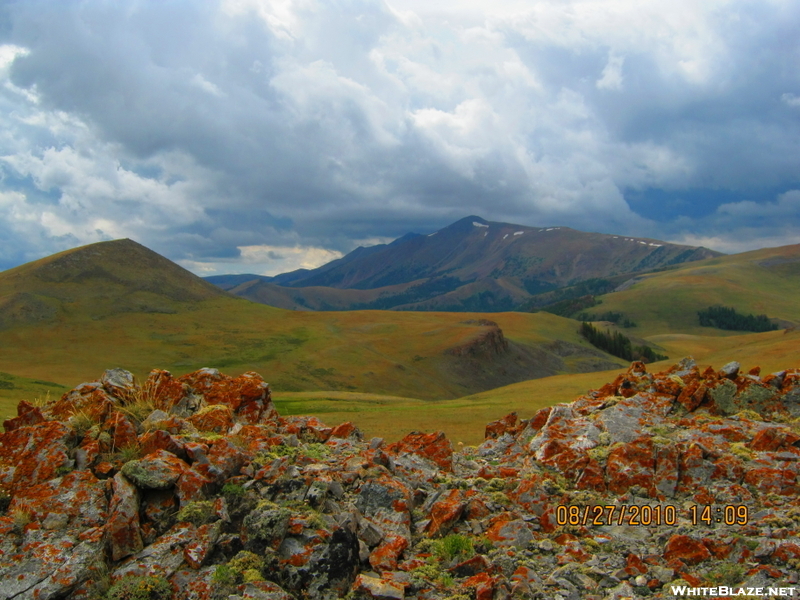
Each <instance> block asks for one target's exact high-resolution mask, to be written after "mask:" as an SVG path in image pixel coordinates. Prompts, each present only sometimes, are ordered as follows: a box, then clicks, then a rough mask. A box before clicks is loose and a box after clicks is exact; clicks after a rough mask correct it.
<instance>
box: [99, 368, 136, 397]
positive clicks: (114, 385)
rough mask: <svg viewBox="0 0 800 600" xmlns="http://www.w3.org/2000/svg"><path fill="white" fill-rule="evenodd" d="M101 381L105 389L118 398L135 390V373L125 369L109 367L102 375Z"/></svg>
mask: <svg viewBox="0 0 800 600" xmlns="http://www.w3.org/2000/svg"><path fill="white" fill-rule="evenodd" d="M100 383H101V384H102V386H103V387H104V388H105V390H106V391H107V392H108V393H109V394H111V395H112V396H114V397H116V398H124V397H125V396H126V395H127V394H130V393H131V392H133V390H134V389H135V388H134V383H133V373H131V372H130V371H126V370H125V369H119V368H117V369H108V370H106V372H105V373H103V376H102V377H100Z"/></svg>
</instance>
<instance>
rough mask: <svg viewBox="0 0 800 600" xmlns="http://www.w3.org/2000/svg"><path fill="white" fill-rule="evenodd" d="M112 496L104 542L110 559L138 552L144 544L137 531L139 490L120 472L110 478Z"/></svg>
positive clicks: (118, 558) (121, 557)
mask: <svg viewBox="0 0 800 600" xmlns="http://www.w3.org/2000/svg"><path fill="white" fill-rule="evenodd" d="M111 489H112V491H113V496H112V497H111V505H110V506H109V513H110V515H109V518H108V523H106V527H105V534H106V543H107V544H108V546H109V550H110V553H111V558H112V560H115V561H117V560H121V559H123V558H125V557H126V556H130V555H131V554H134V553H136V552H139V551H140V550H141V549H142V548H143V546H144V544H143V542H142V536H141V533H140V531H139V501H140V498H139V490H137V489H136V486H135V485H133V484H132V483H131V482H130V481H129V480H128V479H127V478H126V477H125V475H123V474H122V473H117V474H116V475H115V476H114V479H113V480H112V488H111Z"/></svg>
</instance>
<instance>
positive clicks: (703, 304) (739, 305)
mask: <svg viewBox="0 0 800 600" xmlns="http://www.w3.org/2000/svg"><path fill="white" fill-rule="evenodd" d="M637 279H638V281H636V282H635V283H633V285H630V287H628V288H627V289H625V290H623V291H619V292H613V293H610V294H605V295H603V296H600V297H599V299H600V300H601V301H602V304H601V305H599V306H596V307H594V308H592V309H590V312H592V311H593V312H596V313H600V312H605V311H618V312H622V313H623V314H625V315H626V316H627V317H629V318H631V319H632V320H633V321H635V322H636V323H637V325H638V327H637V328H635V329H632V330H631V331H632V332H634V333H635V334H636V335H639V336H645V337H646V336H653V335H664V334H669V333H681V334H688V335H695V336H712V337H716V336H735V335H740V333H737V332H731V331H723V330H718V329H713V328H709V327H701V326H700V324H699V321H698V318H697V311H698V310H701V309H704V308H707V307H709V306H713V305H723V306H731V307H733V308H735V309H736V310H737V311H738V312H740V313H745V314H746V313H752V314H766V315H767V316H768V317H770V318H775V319H780V320H781V321H785V322H786V323H783V325H784V327H785V326H787V325H788V326H790V325H791V324H800V244H798V245H793V246H782V247H780V248H765V249H762V250H756V251H753V252H745V253H742V254H733V255H730V256H721V257H717V258H710V259H706V260H702V261H698V262H695V263H691V264H684V265H680V266H679V267H677V268H675V269H672V270H669V271H663V272H660V273H653V274H649V275H644V276H642V277H640V278H637Z"/></svg>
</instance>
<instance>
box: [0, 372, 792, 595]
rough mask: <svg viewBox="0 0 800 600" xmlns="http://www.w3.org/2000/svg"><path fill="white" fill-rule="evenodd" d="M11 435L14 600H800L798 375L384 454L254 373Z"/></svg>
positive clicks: (6, 559)
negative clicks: (792, 595) (744, 590)
mask: <svg viewBox="0 0 800 600" xmlns="http://www.w3.org/2000/svg"><path fill="white" fill-rule="evenodd" d="M18 415H19V416H18V417H16V418H14V419H10V420H8V421H6V423H5V433H3V434H0V485H1V486H2V490H3V492H2V495H1V496H0V509H2V512H0V582H2V585H0V600H10V599H12V598H13V599H46V598H51V599H56V598H75V599H86V600H88V599H92V598H103V597H107V598H130V597H135V598H168V597H172V598H175V599H183V598H186V599H192V600H211V599H217V598H220V599H222V598H224V599H229V600H239V599H245V598H254V599H271V600H293V599H294V600H300V599H302V598H315V599H317V598H319V599H323V600H325V599H333V598H342V597H349V598H356V599H357V598H362V599H369V598H372V599H396V600H400V599H411V598H417V599H425V600H439V599H441V600H444V599H458V600H465V599H469V600H472V599H475V600H501V599H506V598H509V599H510V598H531V599H532V598H536V599H539V598H541V599H545V598H548V599H549V598H557V597H561V598H564V599H570V600H577V599H579V598H589V599H592V598H594V599H597V600H601V599H603V600H605V599H614V598H623V597H652V598H669V597H672V594H671V586H673V585H690V586H704V587H713V586H718V585H724V586H728V587H734V588H736V587H738V586H742V587H767V586H771V587H783V588H789V587H797V584H798V580H799V579H800V542H798V541H797V540H798V537H800V536H798V523H800V499H799V498H800V495H799V494H798V492H800V481H798V475H800V427H798V418H799V417H800V370H789V371H783V372H780V373H775V374H771V375H766V376H763V377H762V376H761V375H760V373H759V370H758V369H757V368H756V369H751V370H750V371H749V372H748V373H744V372H743V371H742V369H741V368H740V366H739V365H738V364H735V363H731V364H729V365H726V366H725V367H723V368H722V369H720V370H719V371H715V370H713V369H706V370H705V371H703V372H700V371H699V370H698V368H697V366H696V365H695V364H694V362H693V361H692V360H691V359H685V360H684V361H682V362H681V363H679V364H677V365H675V366H674V367H672V368H671V369H669V370H668V371H666V372H663V373H658V374H650V373H647V372H646V370H645V367H644V365H643V364H641V363H634V364H632V365H631V367H630V369H629V370H628V372H627V373H626V374H624V375H621V376H619V377H618V378H617V379H616V380H615V381H613V382H610V383H609V384H607V385H605V386H603V387H602V388H601V389H599V390H595V391H592V392H589V393H587V394H586V395H584V396H581V397H580V398H578V399H576V400H575V401H574V402H572V403H571V404H567V405H559V406H554V407H551V408H546V409H543V410H541V411H539V412H538V413H536V414H534V415H532V416H531V417H530V418H529V419H521V418H519V417H518V415H516V414H511V415H507V416H505V417H503V418H501V419H499V420H497V421H495V422H493V423H490V424H489V425H488V426H487V428H486V441H485V442H484V443H483V444H481V445H480V446H478V447H477V448H467V449H465V450H463V451H461V452H458V453H454V452H453V449H452V446H451V444H450V442H449V440H447V438H446V437H445V436H444V435H443V434H441V433H435V432H434V433H420V432H412V433H410V434H409V435H407V436H406V437H405V438H404V439H402V440H400V441H399V442H396V443H393V444H384V443H383V440H381V439H378V438H375V439H372V440H369V441H366V440H362V438H361V435H360V433H359V432H358V430H357V429H356V428H355V427H354V426H353V425H352V424H349V423H345V424H342V425H338V426H336V427H333V428H331V427H328V426H326V425H325V424H324V423H322V422H320V421H319V420H318V419H316V418H314V417H280V416H278V414H277V412H276V411H275V408H274V406H273V404H272V401H271V398H270V391H269V387H268V386H267V384H266V383H264V381H263V380H262V379H261V377H260V376H258V375H256V374H255V373H247V374H245V375H242V376H240V377H227V376H225V375H223V374H221V373H219V372H218V371H216V370H214V369H202V370H200V371H197V372H195V373H191V374H189V375H185V376H182V377H172V375H170V374H169V373H168V372H166V371H153V372H152V373H151V374H150V377H149V378H148V379H147V381H146V382H145V383H144V384H142V385H141V386H139V385H137V384H136V383H135V382H134V381H133V378H132V376H130V374H129V373H127V372H125V371H122V370H120V369H114V370H111V371H107V372H106V373H105V374H104V375H103V376H102V377H101V379H100V380H99V381H97V382H92V383H86V384H82V385H81V386H78V387H77V388H75V389H74V390H72V391H70V392H68V393H67V394H65V395H64V396H63V397H62V398H61V399H60V400H58V401H57V402H55V403H53V404H52V405H50V406H44V407H36V406H33V405H31V404H29V403H26V402H23V403H21V404H20V405H19V409H18ZM136 594H138V595H136Z"/></svg>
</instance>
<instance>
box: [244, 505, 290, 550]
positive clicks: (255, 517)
mask: <svg viewBox="0 0 800 600" xmlns="http://www.w3.org/2000/svg"><path fill="white" fill-rule="evenodd" d="M291 515H292V513H291V511H289V510H288V509H286V508H283V507H280V506H277V505H276V504H273V503H271V502H262V503H261V504H259V505H258V506H257V507H256V509H255V510H253V511H252V512H250V513H249V514H248V515H247V516H246V517H245V518H244V521H243V523H242V533H243V534H244V535H243V537H244V538H245V540H246V541H245V547H246V548H247V549H249V550H251V551H253V552H256V553H257V554H258V553H259V552H260V551H262V550H263V549H264V547H266V546H269V547H272V548H277V547H278V546H279V545H280V543H281V542H282V541H283V538H284V537H286V532H287V531H288V530H289V518H290V517H291Z"/></svg>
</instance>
